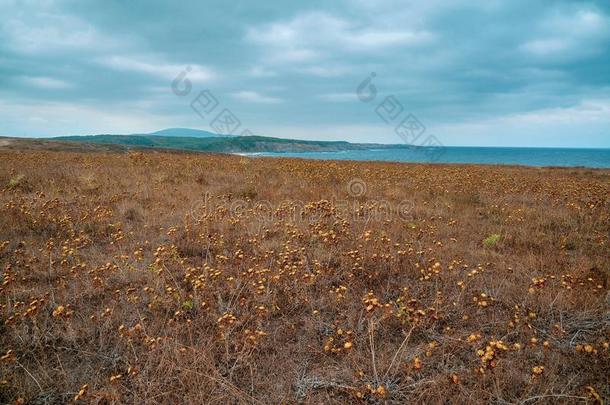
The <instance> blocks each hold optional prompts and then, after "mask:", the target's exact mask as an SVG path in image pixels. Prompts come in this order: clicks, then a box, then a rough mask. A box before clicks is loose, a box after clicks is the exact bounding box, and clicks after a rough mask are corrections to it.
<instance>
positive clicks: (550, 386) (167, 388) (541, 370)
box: [0, 150, 610, 404]
mask: <svg viewBox="0 0 610 405" xmlns="http://www.w3.org/2000/svg"><path fill="white" fill-rule="evenodd" d="M354 178H357V179H362V180H363V181H364V182H365V183H366V188H367V192H366V194H365V195H364V196H359V197H357V198H352V197H350V195H349V193H348V189H347V186H348V184H349V182H350V181H351V180H352V179H354ZM16 179H19V180H16ZM25 184H27V187H26V186H24V185H25ZM0 185H5V186H4V189H3V190H2V193H1V194H0V266H1V268H2V276H1V279H0V283H1V287H0V296H1V297H2V301H1V303H0V317H1V318H0V320H1V323H0V355H1V356H2V360H0V361H1V363H0V403H14V402H22V403H32V404H42V403H66V402H71V401H77V402H83V403H168V404H175V403H218V404H225V403H299V402H302V403H311V404H317V403H354V402H361V403H426V404H429V403H432V404H434V403H439V404H440V403H447V401H451V402H455V403H488V402H493V403H523V404H533V403H553V404H554V403H577V402H583V403H585V402H588V403H594V402H596V401H597V402H601V401H602V400H606V401H607V400H609V399H610V388H609V386H610V385H609V381H608V376H609V375H610V356H609V351H608V335H609V333H610V315H609V309H610V303H609V302H608V296H609V295H608V294H609V285H610V260H609V258H610V250H609V247H608V243H609V241H608V235H609V232H610V225H609V213H610V201H609V195H610V172H608V171H607V170H590V169H586V170H585V169H533V168H531V169H530V168H516V167H490V166H488V167H483V166H458V165H440V166H425V165H407V164H393V163H355V162H324V161H303V160H296V159H248V158H244V157H236V156H220V155H203V154H202V155H197V154H184V153H180V154H172V153H152V152H150V153H146V152H144V153H140V152H138V153H100V152H92V153H86V154H82V153H74V152H65V151H63V152H62V151H58V152H48V151H41V150H31V151H15V150H14V151H4V152H0ZM405 199H407V200H409V201H410V202H411V203H412V207H411V208H410V209H409V210H408V212H407V215H406V217H400V218H398V217H396V216H394V217H392V218H391V219H387V218H377V217H367V216H366V213H367V212H372V211H374V210H375V207H376V206H377V205H376V204H377V202H378V201H381V200H384V201H387V202H388V203H389V204H390V205H391V206H395V205H397V204H398V203H400V201H401V200H405ZM338 201H345V202H347V203H348V204H347V205H346V206H339V204H338ZM235 204H238V206H236V205H235ZM295 212H296V213H297V214H295ZM496 235H497V236H496Z"/></svg>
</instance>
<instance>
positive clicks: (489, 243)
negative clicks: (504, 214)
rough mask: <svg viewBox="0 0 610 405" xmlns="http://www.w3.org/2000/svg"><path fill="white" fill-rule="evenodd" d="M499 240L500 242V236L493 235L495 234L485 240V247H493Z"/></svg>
mask: <svg viewBox="0 0 610 405" xmlns="http://www.w3.org/2000/svg"><path fill="white" fill-rule="evenodd" d="M499 240H500V235H499V234H497V233H493V234H491V235H489V236H488V237H487V238H485V239H483V245H485V247H492V246H493V245H495V244H496V243H498V241H499Z"/></svg>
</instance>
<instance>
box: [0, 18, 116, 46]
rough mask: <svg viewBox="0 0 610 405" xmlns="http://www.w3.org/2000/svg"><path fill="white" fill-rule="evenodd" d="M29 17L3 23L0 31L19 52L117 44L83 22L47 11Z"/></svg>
mask: <svg viewBox="0 0 610 405" xmlns="http://www.w3.org/2000/svg"><path fill="white" fill-rule="evenodd" d="M29 17H30V18H29V19H28V20H27V21H26V20H22V19H19V18H16V17H13V18H9V19H8V20H7V21H5V22H4V24H3V26H2V31H4V34H5V35H6V37H7V38H9V40H8V46H9V47H11V48H12V49H13V50H14V51H17V52H22V53H50V52H61V51H74V50H83V51H84V50H94V51H99V50H101V49H105V48H109V47H113V46H116V45H118V42H116V41H115V40H114V39H112V38H111V37H108V36H104V35H102V34H101V33H100V32H99V31H97V30H96V29H95V27H93V26H92V25H91V24H89V23H87V22H86V21H84V20H82V19H79V18H76V17H72V16H68V15H61V16H59V15H53V14H49V13H33V14H30V15H29Z"/></svg>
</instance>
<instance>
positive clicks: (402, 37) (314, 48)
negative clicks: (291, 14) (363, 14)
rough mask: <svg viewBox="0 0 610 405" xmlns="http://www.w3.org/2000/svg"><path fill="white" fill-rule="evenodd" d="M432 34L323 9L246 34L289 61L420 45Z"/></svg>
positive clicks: (269, 52) (274, 55)
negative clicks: (356, 19)
mask: <svg viewBox="0 0 610 405" xmlns="http://www.w3.org/2000/svg"><path fill="white" fill-rule="evenodd" d="M432 38H433V36H432V34H431V33H429V32H427V31H421V30H412V29H408V28H404V27H401V28H399V29H395V28H388V27H383V28H382V27H375V26H374V25H369V26H367V28H364V27H363V26H362V25H360V24H357V23H355V22H351V21H347V20H345V19H340V18H336V17H334V16H332V15H329V14H327V13H322V12H308V13H303V14H300V15H297V16H296V17H295V18H293V19H292V20H289V21H281V22H275V23H272V24H269V25H265V26H262V27H252V28H250V29H249V30H248V32H247V34H246V39H247V40H248V41H250V42H253V43H255V44H258V45H260V46H262V47H264V49H265V51H266V53H267V57H268V58H270V59H272V60H274V61H289V62H303V61H312V60H316V59H320V58H321V57H323V56H329V55H333V54H334V53H336V52H346V51H347V52H359V53H361V52H370V51H377V50H382V49H384V48H388V47H400V46H412V45H419V44H422V43H426V42H429V41H430V40H431V39H432Z"/></svg>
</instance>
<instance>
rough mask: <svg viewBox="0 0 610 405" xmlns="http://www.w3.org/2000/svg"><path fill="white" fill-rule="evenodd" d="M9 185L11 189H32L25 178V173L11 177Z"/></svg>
mask: <svg viewBox="0 0 610 405" xmlns="http://www.w3.org/2000/svg"><path fill="white" fill-rule="evenodd" d="M7 187H8V189H9V190H15V189H17V188H20V189H22V190H25V191H30V186H29V184H28V182H27V180H26V178H25V175H23V174H18V175H16V176H15V177H11V179H10V180H9V181H8V185H7Z"/></svg>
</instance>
